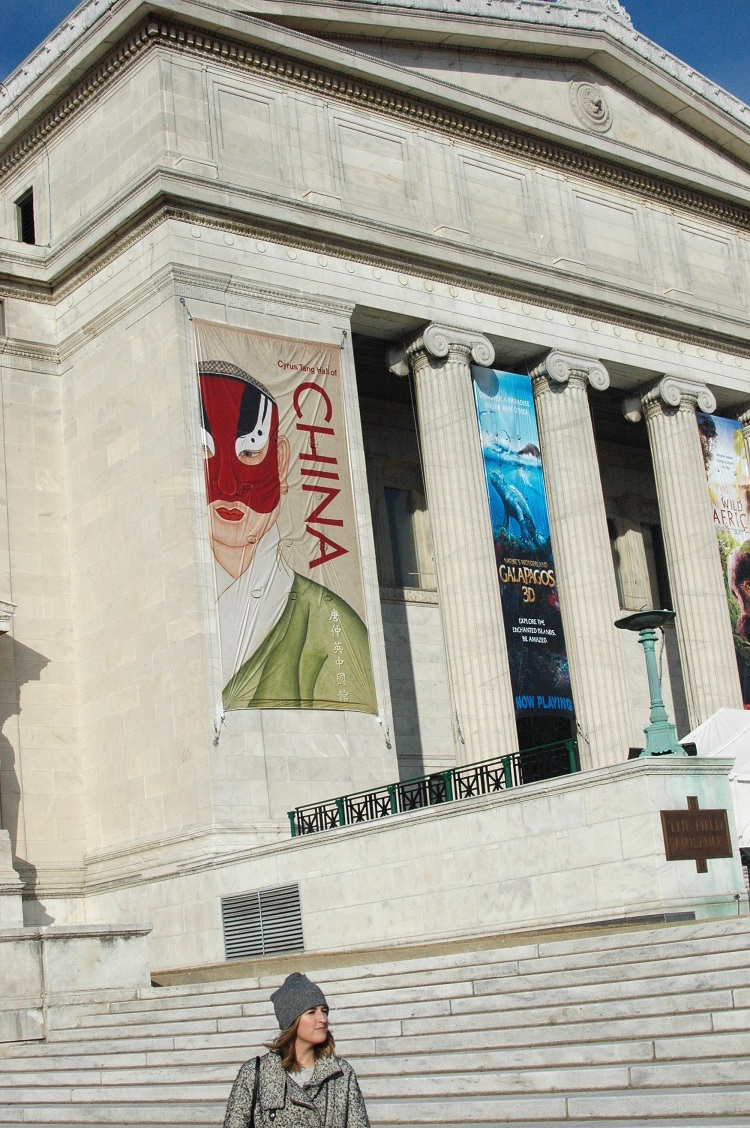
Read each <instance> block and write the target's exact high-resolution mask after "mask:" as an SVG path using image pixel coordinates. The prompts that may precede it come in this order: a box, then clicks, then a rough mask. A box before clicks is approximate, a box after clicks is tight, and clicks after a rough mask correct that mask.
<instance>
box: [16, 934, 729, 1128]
mask: <svg viewBox="0 0 750 1128" xmlns="http://www.w3.org/2000/svg"><path fill="white" fill-rule="evenodd" d="M581 939H582V942H583V944H584V945H585V946H583V947H581V946H580V945H578V944H577V943H576V942H575V941H574V940H572V939H566V940H565V941H563V942H560V943H544V944H532V945H529V944H524V945H522V946H520V947H517V948H512V947H510V946H506V947H504V948H498V949H495V950H492V951H488V950H486V949H483V950H480V951H476V952H462V953H454V954H451V955H446V954H443V955H440V956H437V957H420V958H419V959H418V960H404V961H402V962H398V961H392V962H390V963H370V964H364V965H362V966H361V967H359V968H351V967H346V968H331V969H329V970H328V971H327V972H321V973H318V972H317V971H316V972H315V973H314V978H315V979H316V980H317V981H318V982H320V983H321V986H323V988H324V990H325V991H326V993H327V995H328V996H329V999H330V1001H331V1003H332V1006H333V1011H334V1019H335V1021H334V1029H335V1030H336V1031H340V1037H339V1039H338V1047H339V1051H340V1052H341V1053H342V1055H343V1056H345V1057H348V1058H350V1060H352V1063H353V1064H354V1066H355V1068H356V1069H357V1072H358V1074H359V1076H360V1078H361V1081H362V1087H363V1091H364V1092H365V1094H366V1097H367V1101H368V1108H369V1110H370V1114H371V1117H372V1121H373V1124H374V1125H375V1126H376V1128H409V1126H413V1128H417V1126H421V1125H423V1126H430V1128H498V1125H499V1124H502V1123H504V1122H507V1123H510V1124H513V1125H514V1126H515V1128H524V1126H526V1128H550V1126H551V1125H552V1124H555V1123H558V1122H565V1123H566V1124H568V1125H574V1126H575V1125H584V1124H586V1125H591V1124H592V1123H600V1124H601V1125H606V1128H614V1126H616V1125H620V1128H625V1126H626V1125H627V1126H628V1128H634V1126H635V1125H642V1124H646V1123H648V1125H649V1128H671V1126H674V1128H676V1126H677V1125H678V1124H679V1125H680V1128H689V1126H690V1125H694V1126H695V1128H698V1126H699V1125H700V1126H701V1128H741V1126H747V1128H750V1102H749V1101H748V1090H749V1089H750V1054H749V1053H748V1049H749V1048H750V1039H749V1038H748V1032H749V1031H750V972H749V971H748V968H747V966H746V963H747V960H746V955H745V953H746V950H747V948H748V947H750V923H748V922H745V921H740V922H737V923H736V924H735V923H733V922H727V921H722V922H708V923H701V924H691V925H689V926H685V925H680V926H676V927H673V928H664V929H652V930H648V931H646V932H643V931H641V932H639V933H638V934H635V933H631V932H627V933H623V934H622V935H621V937H620V939H621V941H622V944H621V946H620V947H618V946H617V943H616V939H617V938H616V937H615V936H613V935H612V934H610V933H607V934H605V935H598V936H596V937H591V936H588V937H583V938H581ZM302 966H304V965H302ZM279 980H280V976H279V975H267V976H266V975H263V976H260V977H257V978H253V979H251V980H250V981H248V982H243V981H239V982H238V981H228V982H227V983H221V984H213V985H211V984H200V985H198V987H197V988H193V987H191V986H190V985H180V986H178V987H168V988H141V989H139V990H137V991H131V992H123V991H116V992H101V993H94V992H91V993H87V994H86V995H85V996H75V997H72V996H71V997H66V998H65V999H63V1000H61V1005H59V1006H53V1007H52V1008H51V1013H50V1027H51V1029H50V1034H49V1040H48V1041H47V1042H44V1043H42V1042H36V1043H23V1044H20V1043H19V1044H17V1045H15V1046H13V1045H11V1044H6V1045H4V1046H0V1125H1V1126H2V1128H6V1126H13V1128H29V1126H31V1128H33V1126H34V1125H36V1126H38V1128H44V1126H47V1128H75V1126H77V1125H78V1126H80V1128H84V1126H86V1125H98V1126H99V1128H169V1126H170V1125H173V1126H174V1128H216V1125H218V1124H220V1123H221V1121H222V1119H223V1113H224V1107H225V1103H226V1099H227V1096H228V1094H229V1089H230V1087H231V1083H232V1080H233V1078H234V1076H235V1074H236V1072H237V1069H238V1067H239V1065H240V1064H241V1062H242V1061H244V1060H245V1059H246V1058H249V1057H251V1056H253V1054H254V1053H255V1052H258V1051H260V1050H261V1048H262V1042H263V1041H265V1040H268V1039H269V1038H270V1037H272V1036H273V1034H274V1033H275V1030H274V1029H273V1021H272V1014H271V1008H270V1005H269V1002H268V995H269V994H270V992H271V990H272V989H273V988H274V987H275V986H276V985H277V984H278V983H279Z"/></svg>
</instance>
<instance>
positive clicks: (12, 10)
mask: <svg viewBox="0 0 750 1128" xmlns="http://www.w3.org/2000/svg"><path fill="white" fill-rule="evenodd" d="M76 6H77V5H76V4H75V3H74V2H73V0H0V80H2V79H3V78H5V77H7V75H8V74H9V73H10V72H11V71H12V70H13V69H14V68H15V67H17V66H18V64H19V63H20V62H21V61H22V60H23V59H24V58H25V57H26V55H28V54H29V53H30V52H31V51H33V49H34V47H35V46H36V45H37V44H38V43H40V42H41V41H42V39H44V37H45V35H47V34H48V33H49V32H50V31H51V30H52V29H53V28H54V27H55V26H56V25H57V24H58V23H60V21H61V20H63V19H65V17H66V16H67V15H68V14H69V13H70V12H72V11H73V9H74V8H75V7H76ZM625 7H626V8H627V10H628V11H629V12H630V15H631V16H632V18H633V23H634V24H635V26H636V27H637V28H638V30H639V31H642V32H643V34H644V35H647V36H648V37H649V38H650V39H654V40H655V41H656V42H657V43H659V44H660V45H661V46H662V47H666V48H667V50H669V51H671V52H672V53H673V54H674V55H678V56H679V57H680V58H681V59H684V60H685V62H687V63H690V65H691V66H694V67H695V68H696V69H697V70H699V71H702V73H703V74H706V75H708V76H709V78H712V79H714V80H715V81H716V82H717V83H718V84H719V85H720V86H724V87H725V88H726V89H727V90H730V91H731V92H732V94H736V95H737V97H739V98H742V99H743V100H744V101H746V102H750V0H625Z"/></svg>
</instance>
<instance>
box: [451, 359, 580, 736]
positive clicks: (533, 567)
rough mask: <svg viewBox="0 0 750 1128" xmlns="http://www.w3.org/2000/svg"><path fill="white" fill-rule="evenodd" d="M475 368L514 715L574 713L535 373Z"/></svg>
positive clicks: (475, 395) (480, 429)
mask: <svg viewBox="0 0 750 1128" xmlns="http://www.w3.org/2000/svg"><path fill="white" fill-rule="evenodd" d="M472 372H473V376H474V397H475V400H476V407H477V417H478V420H479V432H480V439H481V444H482V456H483V459H484V474H485V480H486V484H487V497H488V500H489V506H490V518H491V521H492V536H493V541H494V545H495V563H496V565H497V575H498V581H499V584H500V597H501V601H502V607H503V619H504V622H505V637H506V640H507V643H508V660H509V662H510V675H511V681H512V684H513V696H514V700H515V706H516V715H517V716H521V717H524V716H539V715H546V716H567V717H570V716H571V715H572V714H573V701H572V697H571V692H570V673H569V669H568V658H567V654H566V651H565V639H564V636H563V628H562V618H561V615H560V600H559V597H558V593H557V580H556V578H555V563H554V560H553V558H552V545H551V542H550V528H549V516H548V513H547V496H546V493H545V490H544V474H543V471H542V456H541V452H540V450H539V432H538V430H537V423H536V411H535V408H534V397H533V394H532V391H531V379H530V378H529V377H528V376H519V375H516V374H515V373H511V372H499V371H497V370H495V369H493V368H480V367H475V368H473V369H472Z"/></svg>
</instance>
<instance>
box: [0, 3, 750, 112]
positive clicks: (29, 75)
mask: <svg viewBox="0 0 750 1128" xmlns="http://www.w3.org/2000/svg"><path fill="white" fill-rule="evenodd" d="M116 3H117V0H88V3H85V4H81V5H79V6H78V8H76V10H75V11H74V12H73V13H71V15H70V16H68V17H67V19H65V20H64V21H63V22H62V23H61V24H60V25H59V26H58V27H57V28H56V29H55V30H54V31H53V32H52V33H51V35H49V36H47V38H46V39H45V40H44V41H43V42H42V43H41V44H40V45H39V46H38V47H37V49H36V50H35V51H33V52H32V54H31V55H29V56H28V57H27V58H26V59H25V60H24V61H23V62H22V63H21V65H20V66H19V67H17V68H16V70H15V71H13V72H12V74H10V75H9V76H8V79H7V81H6V82H5V83H3V84H2V85H1V86H0V114H2V112H3V109H4V108H5V107H6V106H10V105H12V103H13V102H14V101H16V100H17V99H18V98H20V97H21V96H22V95H23V94H25V93H26V91H27V90H28V89H29V88H30V87H31V86H32V85H33V84H34V83H35V82H37V81H38V80H39V79H40V78H41V77H42V76H43V75H44V73H45V72H46V71H47V70H48V69H49V67H50V66H51V65H52V64H54V63H55V62H56V61H57V60H59V59H60V58H62V57H63V56H64V55H65V53H66V52H67V51H68V50H69V49H70V47H71V46H73V45H75V44H76V43H77V42H78V41H79V40H80V39H81V38H82V36H84V35H85V34H86V33H87V32H88V31H90V30H91V29H92V28H93V27H94V25H95V24H96V23H97V22H99V21H100V20H101V19H102V18H103V17H104V15H105V14H106V13H108V12H109V11H110V10H111V9H112V8H113V7H114V6H115V5H116ZM586 4H587V0H583V5H582V4H581V3H565V2H563V3H560V4H558V5H554V6H553V5H544V6H543V7H541V8H540V6H539V4H536V3H529V2H528V0H484V3H483V6H482V15H481V17H480V15H479V11H477V12H475V13H470V14H469V15H470V18H471V19H472V20H478V19H481V20H482V23H484V24H489V23H490V21H492V23H493V24H495V25H497V26H500V27H501V26H502V22H501V21H503V22H508V23H511V24H521V25H522V26H525V27H531V28H533V29H534V30H536V29H537V28H544V29H549V28H553V29H554V28H558V29H562V30H571V29H573V30H584V31H596V32H599V33H600V34H603V35H605V36H606V37H607V38H609V39H610V40H612V41H614V42H615V43H617V44H619V45H620V46H622V47H625V48H627V49H628V50H629V51H630V52H631V53H632V54H633V55H634V56H636V58H637V59H638V60H639V61H641V62H644V63H646V64H648V65H649V66H650V67H651V68H653V69H654V70H656V71H657V72H659V73H660V74H661V75H664V76H666V77H667V78H669V79H671V80H673V81H676V82H678V83H679V84H680V85H681V86H683V87H685V89H686V90H687V91H689V93H690V94H692V95H695V94H698V95H699V96H700V97H701V98H703V99H704V100H705V101H706V102H707V103H708V104H709V105H710V106H711V107H715V108H716V109H718V110H719V111H720V112H721V113H722V114H725V115H727V116H728V117H729V118H731V119H733V120H734V121H735V122H736V123H738V124H740V125H742V126H744V127H745V128H747V127H748V126H749V125H750V109H749V108H748V107H747V106H746V105H745V103H744V102H742V101H741V100H740V99H739V98H736V97H735V96H734V95H733V94H730V93H729V92H728V91H727V90H724V89H723V88H722V87H720V86H718V85H717V84H716V83H715V82H713V81H712V80H711V79H709V78H707V77H706V76H705V75H702V74H700V73H699V72H697V71H696V70H695V68H694V67H691V66H690V65H689V64H688V63H685V62H683V61H682V60H681V59H679V58H677V56H676V55H672V54H671V53H670V52H669V51H667V50H665V49H664V48H662V47H660V46H659V44H657V43H654V42H653V41H652V40H650V39H649V38H648V37H647V36H645V35H642V34H641V33H640V32H639V31H637V30H636V29H635V28H634V27H633V25H632V22H631V21H630V17H629V16H628V15H627V13H626V12H625V10H624V9H622V6H621V5H618V7H619V8H620V9H621V12H615V11H614V10H610V11H606V10H601V11H599V10H597V9H596V8H592V9H587V7H586ZM346 6H347V7H349V6H351V7H352V8H357V7H359V8H360V9H362V10H364V11H367V10H368V9H369V10H370V12H372V10H373V9H375V10H377V9H380V10H381V11H382V10H384V9H387V8H388V7H392V8H393V9H395V11H396V12H397V13H398V14H399V15H400V16H403V14H404V10H405V9H406V11H408V12H409V13H410V14H411V15H414V14H415V11H416V13H417V14H418V15H419V17H421V18H423V19H425V18H426V19H430V18H435V17H445V16H446V14H448V13H447V12H446V9H445V5H444V3H443V0H421V2H420V3H419V5H416V6H415V5H414V4H413V3H412V2H411V0H409V2H404V0H401V2H400V0H392V3H391V4H390V5H389V4H384V3H382V2H381V0H376V2H375V3H372V2H367V3H360V4H359V5H346ZM605 7H606V6H605ZM216 10H217V12H219V11H221V10H220V9H216ZM221 14H222V15H226V13H225V12H221ZM307 14H308V15H309V6H308V13H307ZM449 14H450V16H451V17H452V18H455V16H456V15H457V14H458V13H455V12H450V13H449ZM464 19H466V17H465V16H464Z"/></svg>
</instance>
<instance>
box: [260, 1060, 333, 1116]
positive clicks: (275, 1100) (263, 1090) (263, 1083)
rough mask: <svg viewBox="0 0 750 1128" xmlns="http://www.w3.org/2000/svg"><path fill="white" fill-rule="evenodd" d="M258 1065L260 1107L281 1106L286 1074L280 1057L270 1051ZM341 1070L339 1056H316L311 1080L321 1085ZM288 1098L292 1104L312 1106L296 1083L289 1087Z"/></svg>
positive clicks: (277, 1107)
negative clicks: (259, 1067)
mask: <svg viewBox="0 0 750 1128" xmlns="http://www.w3.org/2000/svg"><path fill="white" fill-rule="evenodd" d="M260 1066H261V1069H260V1093H259V1103H260V1107H261V1108H262V1109H264V1110H265V1111H267V1110H270V1109H279V1108H283V1107H284V1103H285V1101H286V1097H287V1080H288V1075H287V1073H286V1070H285V1069H284V1068H283V1067H282V1064H281V1058H280V1057H279V1055H278V1054H277V1053H275V1052H274V1051H271V1053H269V1054H266V1056H265V1057H264V1058H262V1059H261V1063H260ZM341 1071H342V1070H341V1059H340V1058H337V1057H326V1058H318V1060H317V1061H316V1063H315V1071H314V1073H313V1075H312V1082H313V1084H314V1085H318V1086H319V1085H322V1084H323V1083H324V1082H325V1081H328V1080H329V1079H330V1078H331V1077H335V1076H336V1075H337V1074H340V1073H341ZM313 1092H315V1090H313ZM289 1100H290V1101H291V1103H292V1104H296V1105H303V1106H304V1107H306V1108H312V1107H313V1105H312V1101H311V1100H310V1099H309V1098H307V1097H306V1096H305V1093H304V1091H303V1090H302V1089H300V1087H299V1086H298V1085H292V1086H290V1087H289Z"/></svg>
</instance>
